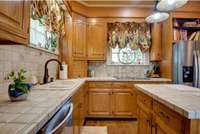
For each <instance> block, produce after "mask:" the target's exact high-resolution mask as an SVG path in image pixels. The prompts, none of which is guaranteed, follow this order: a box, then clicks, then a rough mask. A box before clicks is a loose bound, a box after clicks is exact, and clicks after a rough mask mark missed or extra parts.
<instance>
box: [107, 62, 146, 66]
mask: <svg viewBox="0 0 200 134" xmlns="http://www.w3.org/2000/svg"><path fill="white" fill-rule="evenodd" d="M106 65H108V66H149V65H150V64H121V63H109V62H107V63H106Z"/></svg>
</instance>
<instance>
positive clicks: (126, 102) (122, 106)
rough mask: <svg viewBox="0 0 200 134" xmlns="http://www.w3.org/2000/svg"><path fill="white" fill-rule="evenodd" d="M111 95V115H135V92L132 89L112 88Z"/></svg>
mask: <svg viewBox="0 0 200 134" xmlns="http://www.w3.org/2000/svg"><path fill="white" fill-rule="evenodd" d="M112 97H113V98H112V102H113V115H116V116H135V117H136V109H137V108H136V93H134V92H133V89H114V90H113V94H112Z"/></svg>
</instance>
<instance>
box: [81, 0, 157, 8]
mask: <svg viewBox="0 0 200 134" xmlns="http://www.w3.org/2000/svg"><path fill="white" fill-rule="evenodd" d="M78 2H79V3H81V4H82V5H84V6H86V7H147V8H149V7H154V4H155V0H101V1H99V0H79V1H78Z"/></svg>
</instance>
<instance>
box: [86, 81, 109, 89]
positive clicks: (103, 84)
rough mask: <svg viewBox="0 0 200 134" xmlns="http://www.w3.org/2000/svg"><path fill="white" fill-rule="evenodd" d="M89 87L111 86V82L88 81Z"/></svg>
mask: <svg viewBox="0 0 200 134" xmlns="http://www.w3.org/2000/svg"><path fill="white" fill-rule="evenodd" d="M88 87H89V88H111V87H112V82H89V83H88Z"/></svg>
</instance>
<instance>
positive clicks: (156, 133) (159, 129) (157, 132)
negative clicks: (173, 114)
mask: <svg viewBox="0 0 200 134" xmlns="http://www.w3.org/2000/svg"><path fill="white" fill-rule="evenodd" d="M154 134H167V133H165V132H164V131H163V130H162V128H160V127H159V126H156V130H155V133H154Z"/></svg>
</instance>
